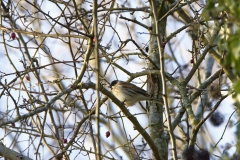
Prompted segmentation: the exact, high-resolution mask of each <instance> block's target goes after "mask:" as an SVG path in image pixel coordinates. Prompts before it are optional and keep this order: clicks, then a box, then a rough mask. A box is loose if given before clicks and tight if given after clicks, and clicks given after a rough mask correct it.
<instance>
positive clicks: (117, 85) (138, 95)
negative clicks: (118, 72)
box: [109, 80, 163, 106]
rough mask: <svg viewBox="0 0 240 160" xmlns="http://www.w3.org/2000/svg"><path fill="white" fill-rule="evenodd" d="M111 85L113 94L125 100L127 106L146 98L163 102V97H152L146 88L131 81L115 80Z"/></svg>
mask: <svg viewBox="0 0 240 160" xmlns="http://www.w3.org/2000/svg"><path fill="white" fill-rule="evenodd" d="M109 87H110V88H111V91H112V93H113V95H114V96H115V97H117V98H118V99H119V100H120V101H122V102H124V103H125V105H126V106H132V105H134V104H135V103H136V102H139V101H144V100H149V101H154V102H156V103H160V104H163V99H156V98H152V97H150V95H149V94H148V93H147V92H146V91H145V90H144V89H142V88H140V87H138V86H136V85H134V84H132V83H129V82H123V81H119V80H114V81H112V82H111V84H110V86H109Z"/></svg>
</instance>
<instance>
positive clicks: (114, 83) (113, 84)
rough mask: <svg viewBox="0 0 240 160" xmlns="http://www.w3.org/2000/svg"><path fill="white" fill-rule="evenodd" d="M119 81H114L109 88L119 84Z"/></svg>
mask: <svg viewBox="0 0 240 160" xmlns="http://www.w3.org/2000/svg"><path fill="white" fill-rule="evenodd" d="M117 82H118V81H117V80H114V81H112V82H111V84H110V86H109V88H112V86H115V85H116V84H117Z"/></svg>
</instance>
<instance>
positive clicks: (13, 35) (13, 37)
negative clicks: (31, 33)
mask: <svg viewBox="0 0 240 160" xmlns="http://www.w3.org/2000/svg"><path fill="white" fill-rule="evenodd" d="M11 38H12V39H13V40H14V39H15V38H16V34H15V33H14V32H12V33H11Z"/></svg>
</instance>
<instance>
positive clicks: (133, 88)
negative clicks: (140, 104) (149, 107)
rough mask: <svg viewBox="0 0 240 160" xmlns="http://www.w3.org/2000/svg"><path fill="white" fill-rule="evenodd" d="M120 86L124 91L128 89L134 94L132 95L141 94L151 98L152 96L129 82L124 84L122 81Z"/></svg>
mask: <svg viewBox="0 0 240 160" xmlns="http://www.w3.org/2000/svg"><path fill="white" fill-rule="evenodd" d="M119 85H121V87H122V88H124V89H127V90H128V91H129V92H132V93H135V94H136V93H139V94H142V95H144V96H146V97H150V95H149V94H148V93H147V91H145V90H144V89H142V88H140V87H138V86H136V85H134V84H132V83H128V82H123V81H120V82H119Z"/></svg>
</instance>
